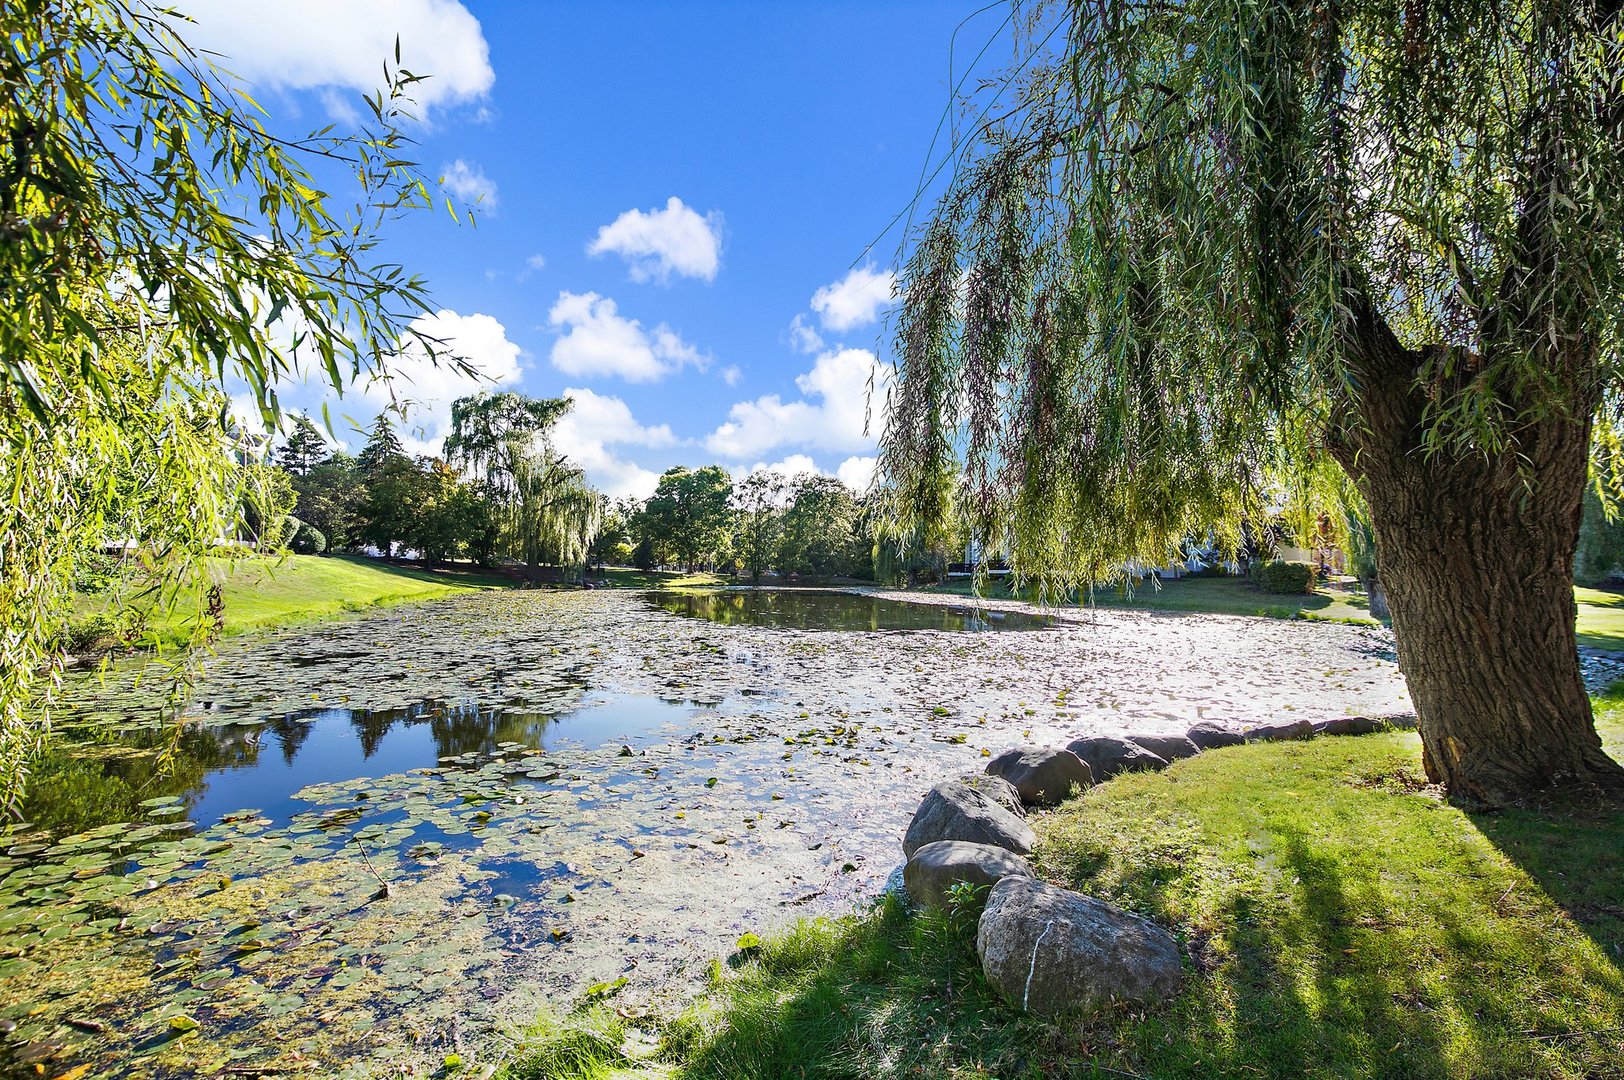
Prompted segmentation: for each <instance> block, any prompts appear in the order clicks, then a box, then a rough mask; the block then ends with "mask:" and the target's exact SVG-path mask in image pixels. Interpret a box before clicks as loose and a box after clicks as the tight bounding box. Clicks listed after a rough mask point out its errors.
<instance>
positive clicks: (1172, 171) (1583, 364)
mask: <svg viewBox="0 0 1624 1080" xmlns="http://www.w3.org/2000/svg"><path fill="white" fill-rule="evenodd" d="M1620 7H1621V5H1620V2H1619V0H1577V2H1575V0H1509V2H1505V0H1306V2H1304V0H1124V2H1115V0H1098V2H1080V0H1072V2H1068V3H1064V4H1053V5H1046V6H1044V7H1043V8H1041V9H1039V10H1038V12H1037V13H1036V15H1035V16H1034V18H1033V20H1032V23H1031V27H1030V29H1029V30H1028V33H1029V35H1030V36H1029V37H1026V38H1025V39H1024V40H1025V41H1026V46H1025V50H1026V52H1025V55H1024V57H1023V59H1022V62H1021V66H1020V67H1019V68H1018V69H1016V70H1015V72H1014V73H1013V74H1011V75H1010V76H1008V77H1007V78H1006V79H1004V80H1003V81H1002V82H1001V83H998V84H995V85H994V86H992V87H990V88H989V93H991V94H997V95H998V97H997V98H996V99H995V100H993V101H991V102H989V103H988V104H987V106H986V109H985V110H984V111H983V112H982V114H981V115H982V116H983V117H985V118H986V119H985V120H984V121H982V122H980V123H979V124H978V126H977V127H976V129H975V130H974V131H973V133H972V136H971V137H970V138H967V139H966V140H965V143H964V146H965V147H966V148H967V149H966V152H965V155H964V156H965V160H964V161H963V162H962V163H961V167H960V168H958V170H957V171H956V173H955V178H954V180H953V181H952V182H951V184H950V186H949V188H948V189H947V191H946V193H945V195H944V196H943V198H942V199H941V201H940V203H939V204H938V205H937V206H936V207H935V210H934V212H933V214H932V216H931V218H930V220H929V221H928V223H927V224H926V225H925V227H924V228H923V229H922V231H921V233H920V234H919V236H918V237H917V238H916V241H915V243H914V246H913V248H912V251H911V255H910V259H909V261H908V264H907V267H906V271H905V273H904V275H903V278H902V280H901V283H900V284H899V287H898V291H899V300H900V313H899V315H898V319H897V340H896V349H897V356H898V379H897V383H896V386H895V389H894V391H893V400H892V402H891V414H890V416H891V419H890V422H889V425H888V428H887V431H886V434H885V437H884V440H883V447H882V457H881V468H882V471H883V475H884V476H885V477H886V478H887V479H888V481H889V482H890V483H891V484H892V485H894V487H895V488H896V490H897V492H898V497H899V498H900V500H901V502H902V505H903V508H904V513H905V516H907V517H910V518H915V519H929V518H931V517H932V516H934V515H936V514H937V513H939V512H940V511H941V509H942V508H944V507H946V506H947V505H949V504H950V503H951V502H952V496H953V495H954V494H955V493H954V492H952V491H950V490H949V487H950V484H949V483H944V482H943V481H942V479H941V478H942V477H943V476H953V477H962V481H961V483H962V490H961V491H960V492H958V493H957V494H958V496H959V502H960V505H961V506H962V507H963V508H964V509H965V511H966V513H967V514H968V515H969V517H970V518H971V520H972V521H973V522H975V525H976V528H977V531H978V532H979V533H980V534H981V535H983V536H989V537H995V538H997V539H999V540H1002V541H1003V542H1005V543H1006V544H1007V546H1008V549H1009V550H1010V552H1011V554H1012V556H1013V559H1014V562H1015V564H1016V565H1017V567H1018V568H1019V569H1020V570H1021V571H1023V572H1024V573H1026V574H1028V575H1033V576H1037V577H1040V578H1044V579H1046V580H1049V581H1052V582H1075V581H1084V580H1086V581H1105V580H1110V579H1111V578H1112V577H1113V575H1115V574H1117V573H1118V572H1119V571H1118V567H1120V566H1121V565H1122V564H1123V563H1124V562H1126V561H1130V560H1143V561H1146V562H1150V563H1157V562H1160V561H1162V560H1164V559H1166V558H1167V557H1168V556H1169V555H1170V553H1171V552H1172V551H1173V550H1174V549H1175V547H1176V545H1177V544H1178V542H1179V540H1180V539H1182V538H1183V537H1184V536H1186V535H1189V534H1203V535H1204V534H1206V533H1207V531H1208V530H1209V529H1213V530H1215V531H1216V533H1217V535H1218V536H1219V537H1220V538H1222V539H1225V540H1227V541H1230V542H1233V541H1234V540H1235V539H1236V538H1237V537H1238V535H1239V531H1238V530H1239V528H1240V526H1241V524H1242V522H1243V521H1244V520H1245V519H1246V518H1247V517H1248V515H1251V514H1256V513H1258V512H1259V511H1261V510H1263V509H1264V508H1265V505H1266V503H1267V501H1268V500H1269V499H1270V498H1271V497H1279V495H1280V493H1284V495H1285V497H1287V498H1288V499H1289V501H1291V502H1292V503H1294V504H1295V505H1297V506H1299V507H1301V508H1303V509H1304V510H1305V511H1317V510H1327V509H1331V508H1332V505H1333V504H1336V503H1342V504H1344V505H1346V504H1348V503H1350V502H1352V503H1356V504H1359V505H1361V506H1362V507H1363V508H1365V509H1367V511H1368V519H1369V523H1370V525H1371V527H1372V528H1373V530H1374V533H1375V537H1376V541H1377V547H1378V549H1379V551H1380V557H1381V574H1382V582H1383V584H1384V586H1385V588H1386V591H1387V596H1388V600H1389V603H1390V605H1391V609H1392V615H1393V626H1394V630H1395V633H1396V637H1397V642H1398V651H1399V660H1400V665H1401V668H1402V670H1403V672H1404V675H1405V678H1406V680H1407V681H1408V684H1409V687H1410V692H1411V696H1412V698H1413V700H1414V702H1415V706H1416V710H1417V713H1418V715H1419V718H1420V726H1421V736H1422V742H1423V746H1424V754H1425V763H1426V769H1427V773H1428V775H1429V776H1430V777H1431V778H1432V779H1433V780H1435V781H1440V782H1443V783H1445V784H1447V785H1448V787H1449V789H1450V790H1451V792H1452V793H1454V794H1455V795H1457V796H1459V797H1464V798H1468V799H1474V800H1480V801H1483V802H1487V803H1504V802H1507V801H1511V800H1518V799H1523V798H1526V797H1528V796H1530V795H1533V794H1535V793H1537V792H1541V791H1544V790H1547V789H1551V788H1553V787H1559V786H1566V785H1581V784H1595V785H1602V786H1604V787H1606V788H1610V789H1619V788H1624V769H1621V768H1620V766H1619V765H1618V764H1617V763H1615V762H1614V761H1612V760H1611V759H1610V758H1608V757H1607V755H1606V754H1604V753H1603V752H1602V749H1601V744H1600V740H1599V739H1598V737H1597V735H1596V732H1595V728H1594V724H1593V721H1592V717H1591V712H1590V703H1589V700H1588V698H1587V696H1586V694H1585V689H1584V685H1583V683H1582V682H1581V679H1580V672H1579V667H1578V662H1577V657H1576V654H1575V648H1574V614H1575V613H1574V603H1573V593H1572V581H1573V556H1574V547H1575V540H1576V536H1577V532H1578V528H1579V522H1580V507H1581V501H1582V498H1581V497H1582V494H1583V491H1584V489H1585V485H1586V483H1587V476H1588V475H1589V474H1590V471H1591V469H1592V465H1593V464H1595V465H1596V467H1597V469H1598V470H1599V472H1598V475H1601V474H1606V475H1610V476H1616V475H1617V472H1616V466H1617V464H1618V460H1619V452H1618V451H1619V439H1618V433H1617V428H1616V424H1617V409H1618V402H1619V398H1618V390H1619V381H1620V379H1619V376H1620V369H1621V356H1620V342H1621V337H1624V157H1621V147H1624V83H1621V78H1624V40H1621V36H1624V19H1621V16H1620ZM1040 35H1042V36H1040ZM955 482H959V481H955Z"/></svg>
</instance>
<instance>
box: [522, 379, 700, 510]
mask: <svg viewBox="0 0 1624 1080" xmlns="http://www.w3.org/2000/svg"><path fill="white" fill-rule="evenodd" d="M564 396H565V397H567V398H569V399H570V400H572V401H573V402H574V403H575V404H574V405H573V406H572V407H571V409H570V411H569V412H567V413H565V414H564V417H563V419H561V420H559V422H558V426H557V427H555V428H554V429H553V446H554V447H555V448H557V450H558V451H559V452H560V453H562V454H565V455H567V456H568V457H569V459H570V460H571V461H572V462H574V463H575V464H576V465H577V466H579V467H580V468H581V469H582V470H584V471H585V472H586V475H587V479H588V480H590V481H591V482H592V485H593V486H594V487H596V488H597V489H598V490H599V491H602V492H604V493H605V494H606V495H609V496H610V497H611V498H622V497H624V496H628V495H630V496H634V497H636V498H639V499H644V498H647V497H648V496H650V495H652V494H654V488H655V486H656V485H657V484H658V483H659V479H660V478H659V475H658V474H657V473H654V472H652V471H650V470H648V469H645V468H643V467H642V466H640V465H638V464H637V463H636V462H633V461H628V460H627V459H625V458H623V457H620V456H618V455H617V454H615V453H614V452H613V451H612V450H610V449H609V448H610V447H611V446H643V447H650V448H655V449H658V448H661V447H669V446H675V445H676V444H677V439H676V436H674V435H672V434H671V428H670V427H669V426H668V425H666V424H657V425H655V426H653V427H645V426H643V425H642V424H639V423H638V422H637V420H636V418H635V417H633V416H632V411H631V409H630V408H629V407H628V406H627V405H626V403H625V402H624V401H622V400H620V398H617V397H609V396H606V395H604V394H598V393H594V392H593V391H591V390H588V389H586V388H584V387H568V388H566V389H565V391H564Z"/></svg>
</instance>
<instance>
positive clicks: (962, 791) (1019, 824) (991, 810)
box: [902, 782, 1038, 859]
mask: <svg viewBox="0 0 1624 1080" xmlns="http://www.w3.org/2000/svg"><path fill="white" fill-rule="evenodd" d="M938 840H965V841H968V842H970V843H972V844H991V845H992V846H993V847H1001V848H1004V849H1005V850H1008V851H1013V852H1015V854H1017V855H1025V854H1027V853H1028V852H1030V851H1031V850H1032V845H1033V844H1035V843H1037V841H1038V838H1037V834H1036V833H1034V832H1033V831H1032V829H1031V827H1030V826H1028V825H1027V824H1026V822H1024V821H1022V820H1021V819H1020V818H1018V817H1016V816H1015V815H1014V814H1012V813H1010V812H1009V811H1008V810H1005V809H1004V808H1003V807H1002V806H999V805H998V803H996V802H995V801H993V799H992V797H991V796H988V795H985V794H983V793H982V792H979V791H977V790H976V789H975V788H973V787H971V786H970V785H968V784H960V783H957V782H949V783H946V784H937V785H936V786H935V787H933V788H931V789H930V791H929V793H927V794H926V795H925V798H924V800H923V801H921V802H920V804H919V809H918V810H916V811H914V816H913V821H911V822H909V823H908V832H907V835H905V836H904V837H903V838H902V852H903V854H904V855H907V856H908V857H909V858H910V859H911V858H913V854H914V852H916V851H918V850H919V849H920V848H922V847H924V846H925V845H926V844H934V843H935V842H936V841H938Z"/></svg>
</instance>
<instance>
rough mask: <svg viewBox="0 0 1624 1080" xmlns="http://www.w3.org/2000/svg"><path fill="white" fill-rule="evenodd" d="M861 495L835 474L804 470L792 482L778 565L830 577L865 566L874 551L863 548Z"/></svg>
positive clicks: (780, 538) (864, 571) (789, 570)
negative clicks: (859, 532)
mask: <svg viewBox="0 0 1624 1080" xmlns="http://www.w3.org/2000/svg"><path fill="white" fill-rule="evenodd" d="M860 512H861V508H860V507H859V505H858V502H857V495H856V493H855V492H853V491H852V490H851V489H850V488H848V487H847V486H846V485H845V484H843V483H841V482H840V481H839V480H837V479H836V478H835V477H833V476H822V475H819V474H817V473H804V474H802V475H800V476H797V477H796V478H795V479H794V480H793V481H791V482H790V485H789V504H788V506H787V507H786V508H785V510H784V515H783V526H782V533H781V535H780V537H779V541H778V568H779V569H780V570H782V571H785V572H787V573H794V574H807V575H811V576H812V577H820V578H829V577H844V576H851V575H854V572H857V573H863V574H864V575H865V576H866V571H867V567H868V561H869V553H868V551H867V550H866V549H863V548H860V547H859V541H858V537H857V520H858V517H859V514H860Z"/></svg>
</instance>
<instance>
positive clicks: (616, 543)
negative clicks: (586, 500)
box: [587, 499, 641, 566]
mask: <svg viewBox="0 0 1624 1080" xmlns="http://www.w3.org/2000/svg"><path fill="white" fill-rule="evenodd" d="M640 509H641V506H640V504H639V503H638V502H637V500H636V499H617V500H615V501H614V502H611V503H609V504H607V505H606V506H605V508H604V513H603V521H602V522H600V523H599V525H598V535H597V536H596V537H594V538H593V540H592V547H591V549H590V550H589V551H588V552H587V561H588V562H589V563H591V564H592V565H595V566H603V565H604V564H605V563H613V564H615V565H617V566H624V565H626V564H627V563H628V562H630V561H631V558H632V551H633V542H632V535H631V522H632V519H633V518H634V517H635V516H636V515H637V512H638V510H640Z"/></svg>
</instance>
